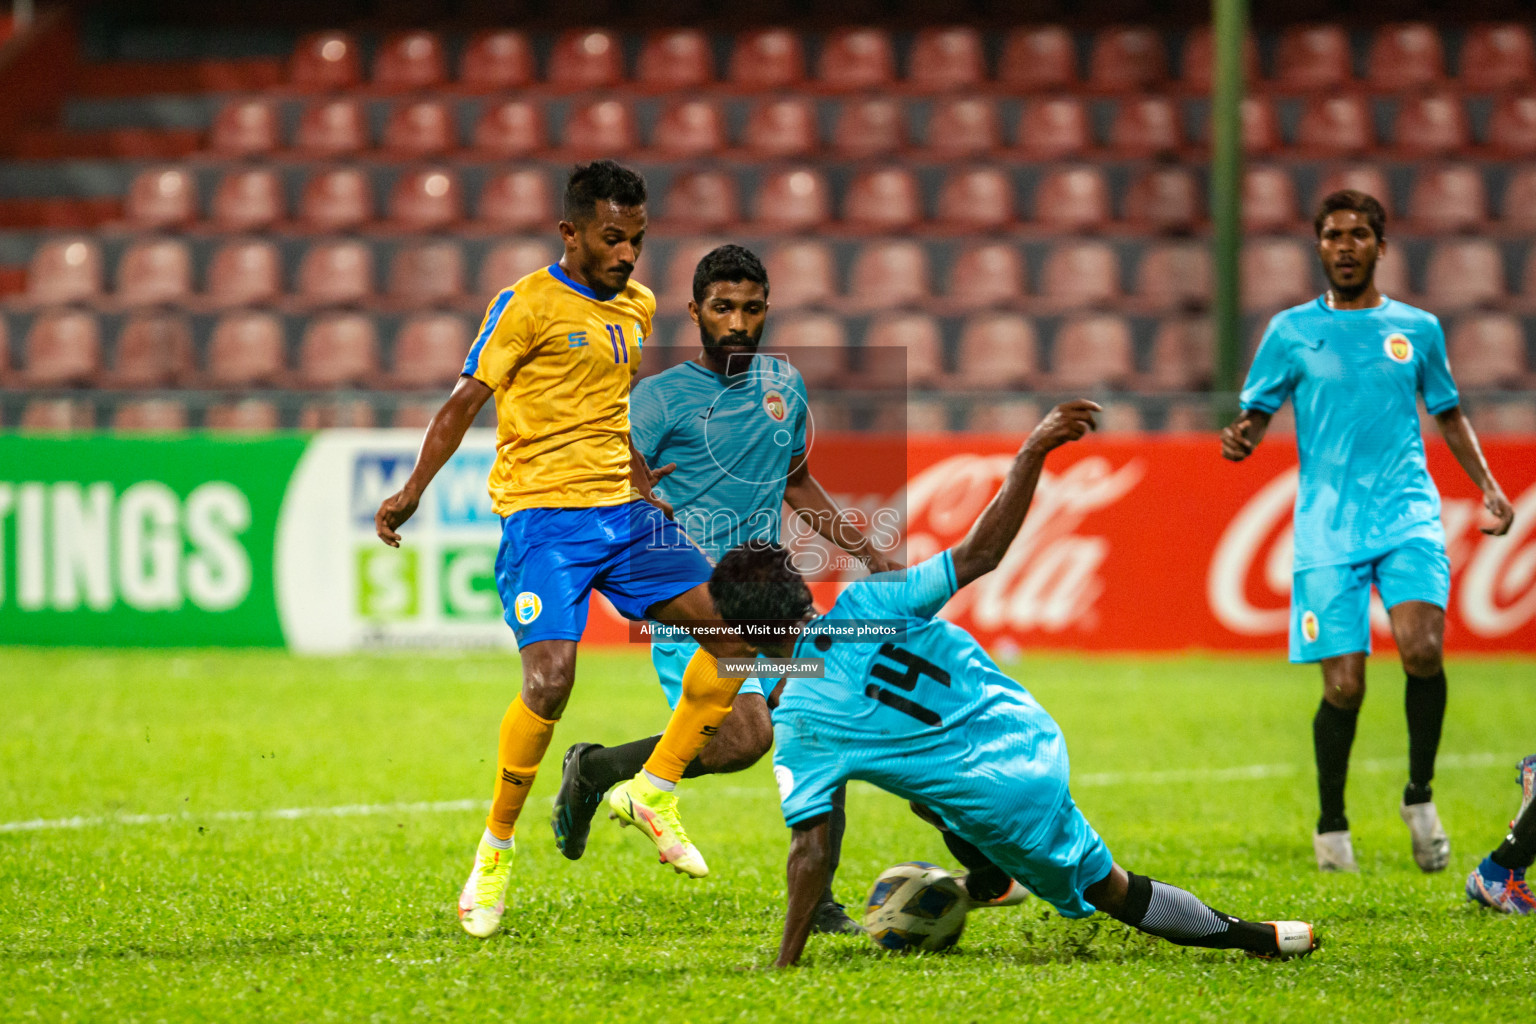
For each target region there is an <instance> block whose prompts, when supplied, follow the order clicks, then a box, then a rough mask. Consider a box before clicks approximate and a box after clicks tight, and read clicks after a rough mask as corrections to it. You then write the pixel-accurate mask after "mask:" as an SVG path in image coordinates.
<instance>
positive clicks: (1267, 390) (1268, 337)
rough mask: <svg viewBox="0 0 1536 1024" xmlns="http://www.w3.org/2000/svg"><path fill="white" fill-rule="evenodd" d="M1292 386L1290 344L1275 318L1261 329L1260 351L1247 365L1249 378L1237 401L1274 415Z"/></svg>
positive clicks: (1293, 385) (1249, 407) (1246, 406)
mask: <svg viewBox="0 0 1536 1024" xmlns="http://www.w3.org/2000/svg"><path fill="white" fill-rule="evenodd" d="M1295 386H1296V381H1295V379H1294V377H1293V375H1292V368H1291V354H1290V345H1289V344H1288V343H1287V342H1286V339H1285V335H1284V334H1283V333H1282V332H1281V329H1280V327H1279V325H1278V323H1277V321H1276V320H1271V321H1270V322H1269V326H1268V327H1266V328H1265V329H1264V338H1263V340H1262V341H1260V342H1259V351H1258V352H1257V353H1255V354H1254V357H1253V365H1252V366H1250V367H1249V368H1248V379H1247V380H1246V381H1244V382H1243V393H1242V395H1241V396H1240V397H1239V398H1238V404H1239V405H1241V406H1242V407H1243V408H1244V409H1257V410H1258V411H1259V412H1267V413H1271V414H1273V413H1274V412H1276V411H1277V410H1278V409H1279V408H1280V407H1281V406H1282V405H1284V404H1285V400H1286V399H1287V398H1289V397H1290V395H1291V390H1292V389H1293V388H1294V387H1295Z"/></svg>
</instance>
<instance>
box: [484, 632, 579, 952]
mask: <svg viewBox="0 0 1536 1024" xmlns="http://www.w3.org/2000/svg"><path fill="white" fill-rule="evenodd" d="M521 653H522V662H523V686H522V690H521V692H520V693H519V694H518V695H517V698H516V699H514V700H513V701H512V704H511V706H510V707H508V708H507V713H506V715H505V716H503V717H502V720H501V735H500V739H499V741H498V743H497V746H496V783H495V787H494V789H493V790H492V793H491V810H490V813H489V814H488V815H487V816H486V821H485V834H484V835H483V836H482V837H481V839H480V845H479V848H478V849H477V850H476V852H475V863H474V866H473V867H472V868H471V869H470V872H469V880H468V881H466V882H465V883H464V888H463V889H462V890H461V891H460V893H459V923H460V924H462V925H463V926H464V930H465V931H467V932H469V933H470V934H471V935H474V936H477V937H479V938H485V937H487V936H489V935H492V934H494V933H495V931H496V929H497V928H499V927H501V918H502V914H504V913H505V912H506V895H507V887H508V885H509V884H510V882H511V880H512V854H513V849H514V847H513V840H512V834H513V831H514V829H515V828H516V826H517V819H518V815H519V814H521V813H522V810H523V804H524V803H526V802H527V799H528V791H529V790H530V789H532V788H533V780H534V777H535V776H537V775H538V772H539V762H540V761H542V760H543V759H544V752H545V751H546V750H548V749H549V741H550V738H551V737H552V736H553V735H554V730H555V722H556V721H557V720H558V719H559V718H560V715H561V714H562V713H563V712H564V711H565V705H566V702H567V701H568V700H569V699H570V696H571V686H572V684H573V682H574V680H575V677H576V642H575V641H574V640H539V641H535V642H534V643H530V644H527V645H525V646H524V647H523V648H522V652H521Z"/></svg>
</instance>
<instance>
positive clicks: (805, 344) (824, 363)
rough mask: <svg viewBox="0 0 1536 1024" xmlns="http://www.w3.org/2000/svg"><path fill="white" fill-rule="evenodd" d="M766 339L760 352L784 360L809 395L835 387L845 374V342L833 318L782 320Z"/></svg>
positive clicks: (812, 316) (805, 315) (807, 316)
mask: <svg viewBox="0 0 1536 1024" xmlns="http://www.w3.org/2000/svg"><path fill="white" fill-rule="evenodd" d="M766 339H767V341H766V343H765V344H764V345H763V351H765V352H771V353H782V354H783V355H785V356H787V357H788V358H789V361H790V363H791V364H792V365H793V366H794V367H795V369H797V370H799V371H800V375H801V376H802V377H803V378H804V379H805V383H806V386H807V387H809V388H811V389H812V390H813V391H814V389H816V388H824V387H830V386H832V385H833V384H836V383H837V382H839V381H840V380H841V379H842V378H843V377H844V376H846V375H847V373H848V370H849V366H848V339H847V336H846V335H845V334H844V333H843V323H842V321H841V320H839V319H838V318H837V317H834V316H828V315H826V314H823V313H802V314H797V315H795V316H791V317H785V318H784V319H783V320H781V321H779V322H778V323H777V324H775V326H774V328H773V333H772V334H771V335H767V336H766Z"/></svg>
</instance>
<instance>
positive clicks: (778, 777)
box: [773, 764, 795, 800]
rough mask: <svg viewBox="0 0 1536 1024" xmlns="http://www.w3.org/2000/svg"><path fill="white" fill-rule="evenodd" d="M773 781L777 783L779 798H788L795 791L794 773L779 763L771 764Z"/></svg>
mask: <svg viewBox="0 0 1536 1024" xmlns="http://www.w3.org/2000/svg"><path fill="white" fill-rule="evenodd" d="M773 781H775V782H777V783H778V784H779V799H780V800H788V799H789V794H791V793H793V792H794V791H795V775H794V773H793V772H791V771H790V770H789V769H788V768H786V767H784V766H783V765H781V764H776V765H774V766H773Z"/></svg>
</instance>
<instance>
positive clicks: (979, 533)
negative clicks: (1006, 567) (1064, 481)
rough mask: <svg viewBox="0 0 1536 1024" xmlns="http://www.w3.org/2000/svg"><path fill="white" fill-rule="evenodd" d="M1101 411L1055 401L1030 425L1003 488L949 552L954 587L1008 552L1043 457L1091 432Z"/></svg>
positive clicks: (1086, 403) (1086, 404) (980, 573)
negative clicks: (1038, 420) (1051, 407)
mask: <svg viewBox="0 0 1536 1024" xmlns="http://www.w3.org/2000/svg"><path fill="white" fill-rule="evenodd" d="M1100 411H1101V410H1100V408H1099V406H1098V405H1096V404H1094V403H1093V402H1090V401H1088V400H1087V399H1086V398H1079V399H1078V400H1077V401H1075V402H1066V403H1063V404H1062V405H1058V406H1057V407H1056V408H1054V409H1052V410H1051V411H1050V413H1049V414H1048V415H1047V416H1046V417H1045V419H1043V420H1041V421H1040V425H1039V426H1037V427H1035V429H1034V431H1033V433H1031V434H1030V435H1029V439H1028V440H1026V441H1025V442H1024V447H1022V448H1020V449H1019V454H1018V455H1017V457H1015V458H1014V460H1013V467H1012V468H1011V469H1009V470H1008V478H1007V479H1006V480H1004V481H1003V489H1002V490H1000V491H998V492H997V496H996V497H994V498H993V499H992V502H991V504H989V505H988V506H987V507H986V508H985V509H983V510H982V513H981V517H980V518H979V519H977V520H976V522H975V523H974V524H973V525H972V526H971V532H969V533H967V534H966V535H965V539H964V540H962V541H961V542H960V543H959V544H957V545H955V548H954V550H953V551H952V552H951V557H952V558H953V559H954V565H955V586H956V588H959V587H963V586H965V585H966V584H967V583H970V582H971V581H972V580H974V579H976V578H978V577H980V576H985V575H986V574H987V573H989V572H991V571H992V570H993V569H996V568H997V566H998V563H999V562H1001V561H1002V560H1003V555H1005V554H1007V552H1008V545H1010V544H1012V543H1013V538H1015V537H1017V536H1018V534H1019V527H1021V526H1023V525H1024V514H1025V513H1026V512H1028V511H1029V503H1030V502H1031V501H1032V500H1034V497H1035V485H1036V484H1037V483H1039V482H1040V470H1041V469H1042V468H1043V467H1044V466H1045V457H1046V455H1047V454H1049V453H1050V452H1051V451H1052V450H1054V449H1056V448H1060V447H1061V446H1062V445H1064V444H1066V443H1067V442H1068V441H1076V440H1077V439H1078V438H1080V437H1082V436H1083V435H1084V434H1086V433H1087V432H1088V431H1090V430H1093V429H1094V428H1095V427H1096V426H1097V424H1096V421H1095V420H1094V418H1093V417H1094V413H1097V412H1100Z"/></svg>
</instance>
